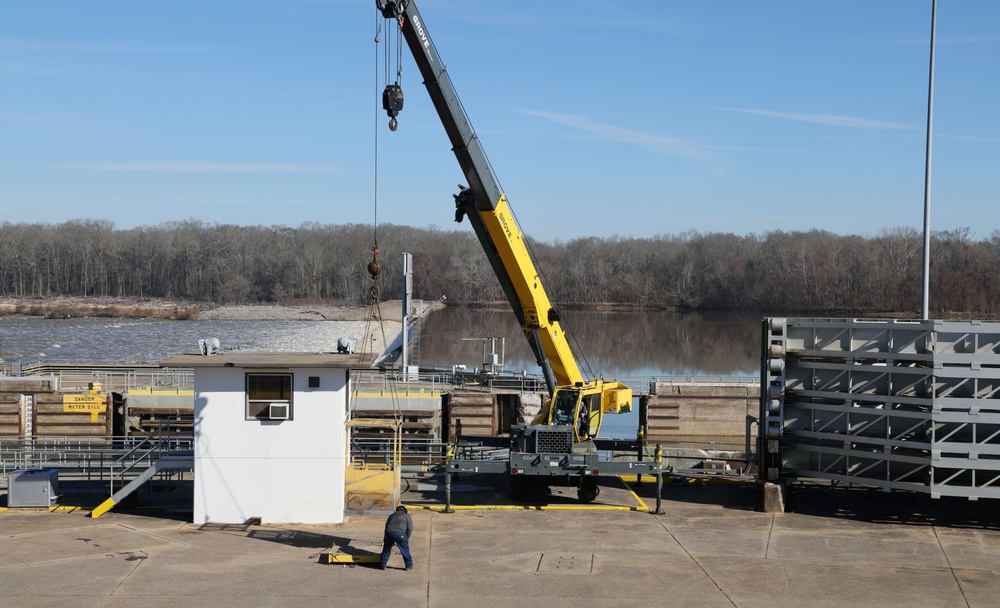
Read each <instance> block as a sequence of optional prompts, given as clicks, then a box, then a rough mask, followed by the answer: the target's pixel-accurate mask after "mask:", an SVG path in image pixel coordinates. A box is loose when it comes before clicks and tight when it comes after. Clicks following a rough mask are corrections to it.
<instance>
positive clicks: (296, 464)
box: [194, 367, 347, 523]
mask: <svg viewBox="0 0 1000 608" xmlns="http://www.w3.org/2000/svg"><path fill="white" fill-rule="evenodd" d="M248 371H253V372H254V373H266V371H267V370H258V369H254V370H244V369H242V368H238V367H236V368H203V369H199V370H198V373H197V374H196V377H195V412H194V413H195V426H194V437H195V493H194V523H244V522H246V521H247V520H248V519H250V518H253V517H260V518H261V519H262V521H265V522H268V523H339V522H342V521H343V519H344V470H345V466H346V438H345V435H346V431H345V425H344V420H345V412H346V408H347V372H346V370H344V369H336V368H320V369H305V368H299V369H291V370H276V371H277V372H280V373H288V372H291V373H292V374H293V381H292V388H293V396H292V400H293V406H292V407H293V410H292V411H293V419H291V420H282V421H278V420H263V421H262V420H246V406H245V385H246V384H245V383H246V380H245V374H246V372H248ZM310 376H313V377H317V376H318V377H320V379H321V382H320V386H322V387H323V388H322V389H310V388H309V387H308V378H309V377H310Z"/></svg>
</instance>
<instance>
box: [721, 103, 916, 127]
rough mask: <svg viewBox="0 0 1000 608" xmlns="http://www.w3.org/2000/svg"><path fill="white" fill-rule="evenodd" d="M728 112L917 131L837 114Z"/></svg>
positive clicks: (900, 124)
mask: <svg viewBox="0 0 1000 608" xmlns="http://www.w3.org/2000/svg"><path fill="white" fill-rule="evenodd" d="M722 109H723V110H725V111H726V112H742V113H744V114H757V115H759V116H771V117H773V118H781V119H782V120H793V121H796V122H811V123H814V124H818V125H829V126H832V127H850V128H854V129H915V128H916V127H914V126H913V125H907V124H903V123H898V122H885V121H880V120H869V119H867V118H857V117H854V116H838V115H836V114H796V113H792V112H775V111H773V110H752V109H747V108H722Z"/></svg>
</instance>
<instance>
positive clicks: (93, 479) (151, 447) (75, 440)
mask: <svg viewBox="0 0 1000 608" xmlns="http://www.w3.org/2000/svg"><path fill="white" fill-rule="evenodd" d="M177 422H178V421H168V422H167V423H166V424H164V425H162V426H161V427H160V428H158V429H157V430H156V431H154V433H153V434H151V435H150V436H148V437H131V436H103V437H99V436H90V437H23V436H19V437H0V478H2V479H3V481H4V483H6V479H7V477H8V476H9V475H10V473H12V472H13V471H19V470H38V469H57V470H59V475H60V478H62V479H67V480H73V481H81V482H85V485H87V486H90V485H91V484H98V485H100V486H101V487H103V486H104V485H105V484H107V483H110V484H112V488H113V487H114V485H115V484H116V483H120V482H122V481H123V480H125V479H126V478H127V477H129V476H132V477H134V476H136V475H138V474H140V473H141V472H142V471H143V470H145V469H146V468H148V467H149V466H152V464H153V463H154V462H155V461H156V460H157V459H158V458H159V457H160V456H161V455H162V454H164V453H170V452H182V451H190V450H192V449H193V447H194V446H193V439H192V437H191V436H190V435H187V436H184V435H182V434H180V433H178V431H177V429H176V428H175V427H174V425H175V424H176V423H177Z"/></svg>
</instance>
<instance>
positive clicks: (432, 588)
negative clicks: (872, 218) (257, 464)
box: [0, 479, 1000, 608]
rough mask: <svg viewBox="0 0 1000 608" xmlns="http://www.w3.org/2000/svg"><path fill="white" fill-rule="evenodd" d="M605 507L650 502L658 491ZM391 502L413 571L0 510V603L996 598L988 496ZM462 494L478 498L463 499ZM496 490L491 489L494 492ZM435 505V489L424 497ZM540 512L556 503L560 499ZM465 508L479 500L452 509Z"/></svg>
mask: <svg viewBox="0 0 1000 608" xmlns="http://www.w3.org/2000/svg"><path fill="white" fill-rule="evenodd" d="M603 482H604V484H605V487H606V491H603V492H602V495H601V497H602V499H604V500H605V502H604V503H599V504H598V505H597V506H608V505H609V504H611V503H610V502H607V501H613V502H614V503H615V504H619V505H627V504H630V503H629V501H631V504H633V505H634V504H636V501H643V502H645V503H646V504H647V505H648V506H649V507H650V508H652V506H653V504H654V500H655V497H654V494H655V485H654V484H645V485H644V486H642V487H636V488H631V489H629V490H628V491H624V490H622V491H619V488H620V487H621V483H620V482H619V481H618V480H615V479H607V480H603ZM438 492H439V489H438V488H436V487H433V486H431V485H427V484H426V483H425V484H418V483H412V484H411V489H410V491H409V492H407V493H406V494H404V501H405V502H407V504H410V505H412V507H411V509H410V512H411V514H412V516H413V519H414V524H415V530H414V533H413V537H412V538H411V541H410V542H411V547H412V550H413V555H414V561H415V569H414V570H413V571H410V572H406V571H404V570H403V563H402V558H401V557H400V556H399V555H398V554H396V553H394V554H393V556H392V559H391V560H390V563H389V566H390V567H389V570H387V571H381V570H378V569H376V568H374V567H371V566H367V565H330V564H327V563H326V561H327V560H326V557H327V555H328V553H329V552H331V551H332V552H334V553H341V554H352V555H371V554H373V553H377V552H378V551H379V550H380V545H381V540H382V526H383V522H384V518H383V517H359V516H354V517H351V518H350V519H349V521H347V522H346V523H344V524H338V525H267V523H266V522H265V523H264V524H263V525H258V526H254V525H204V526H196V525H193V524H190V523H186V521H185V519H186V517H187V515H172V514H170V513H169V512H164V511H158V510H141V509H140V510H133V511H126V512H119V511H117V510H116V511H111V512H109V513H108V514H106V515H104V516H103V517H101V518H100V519H96V520H95V519H90V518H88V517H86V511H55V512H49V511H47V510H32V509H9V510H6V511H0V607H7V606H11V607H14V606H16V607H29V608H33V607H49V606H52V607H59V608H66V607H69V606H72V607H74V608H87V607H124V606H143V607H148V608H157V607H171V608H175V607H179V606H211V607H213V608H226V607H233V608H236V607H240V608H243V607H247V606H276V607H277V606H282V607H284V606H295V607H301V608H307V607H310V606H317V607H319V606H322V607H324V608H328V607H329V606H331V605H334V603H337V604H342V603H352V604H359V605H378V606H404V607H410V606H413V607H420V606H427V607H453V606H461V607H463V608H476V607H480V606H482V607H489V608H497V607H498V606H539V607H545V608H559V607H573V608H579V607H580V606H587V607H588V608H590V607H595V606H596V607H600V606H614V607H622V606H641V607H643V608H649V607H650V606H685V607H687V606H708V607H713V606H719V607H723V606H740V607H744V606H747V607H750V606H761V607H764V606H766V607H768V608H778V607H783V606H795V607H800V606H837V607H838V608H843V607H846V606H865V607H869V606H879V607H883V606H983V607H986V606H996V605H998V603H1000V510H998V509H997V503H996V502H990V501H981V502H967V501H951V500H948V501H945V500H941V501H931V500H930V499H929V498H926V497H923V496H917V495H908V494H885V493H880V492H874V491H868V490H853V489H851V490H847V489H837V490H831V489H828V488H826V487H818V486H802V487H797V488H795V489H793V491H792V492H791V493H790V494H789V500H788V506H789V508H790V509H791V510H792V512H788V513H781V514H766V513H761V512H757V511H755V507H756V505H757V502H758V500H759V497H760V489H759V488H758V487H757V486H754V485H752V484H731V483H701V482H693V483H684V484H679V485H673V484H671V485H667V486H665V487H664V489H663V494H662V495H663V498H664V502H663V509H664V512H665V514H663V515H652V514H649V513H648V512H646V511H643V510H636V511H629V510H581V511H574V510H527V509H517V510H510V509H493V508H492V507H493V506H495V505H483V508H465V509H462V510H459V511H457V512H455V513H450V514H449V513H441V512H438V511H436V510H432V508H428V507H433V509H438V508H440V503H439V502H437V501H436V500H435V494H436V493H438ZM460 494H461V495H460V496H459V498H461V500H460V501H459V502H462V501H464V502H466V503H468V502H469V501H470V500H472V497H473V496H475V497H482V496H483V495H485V496H486V497H487V498H489V497H490V496H491V494H490V489H489V488H484V489H482V491H481V492H480V493H477V494H473V493H471V492H469V493H460ZM498 494H499V493H498ZM438 498H440V497H438ZM544 501H548V502H546V503H545V504H550V506H551V505H555V504H560V505H565V504H566V503H565V502H564V497H563V496H562V495H560V494H559V493H558V492H557V493H556V494H554V495H553V496H552V497H550V498H545V499H544ZM464 506H473V507H474V506H476V505H473V504H465V505H464Z"/></svg>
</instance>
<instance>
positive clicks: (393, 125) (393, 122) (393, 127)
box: [389, 116, 399, 131]
mask: <svg viewBox="0 0 1000 608" xmlns="http://www.w3.org/2000/svg"><path fill="white" fill-rule="evenodd" d="M398 128H399V121H397V120H396V117H395V116H393V117H392V118H390V119H389V130H390V131H395V130H396V129H398Z"/></svg>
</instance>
